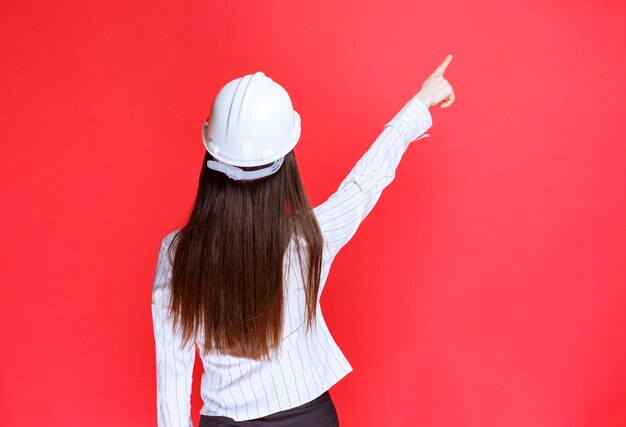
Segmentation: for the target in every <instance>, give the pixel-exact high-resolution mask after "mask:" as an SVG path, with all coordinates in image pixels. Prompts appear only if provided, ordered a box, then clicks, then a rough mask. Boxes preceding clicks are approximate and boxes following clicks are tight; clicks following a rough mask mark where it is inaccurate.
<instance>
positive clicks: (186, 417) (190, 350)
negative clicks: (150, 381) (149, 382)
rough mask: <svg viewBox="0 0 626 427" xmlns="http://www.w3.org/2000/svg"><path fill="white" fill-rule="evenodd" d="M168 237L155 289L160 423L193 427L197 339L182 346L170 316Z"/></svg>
mask: <svg viewBox="0 0 626 427" xmlns="http://www.w3.org/2000/svg"><path fill="white" fill-rule="evenodd" d="M166 240H167V236H166V237H165V238H164V239H163V240H162V241H161V248H160V249H159V255H158V259H157V266H156V271H155V275H154V282H153V289H152V321H153V327H154V341H155V349H156V383H157V396H156V398H157V423H158V424H157V425H158V426H159V427H193V422H192V419H191V381H192V375H193V366H194V361H195V355H196V353H195V351H196V349H195V342H194V341H193V340H192V341H190V342H189V344H188V345H187V346H186V347H184V348H181V344H182V339H181V338H180V337H179V336H178V335H176V334H175V333H174V331H173V327H172V325H173V323H172V321H171V319H170V318H168V316H167V315H168V309H169V302H170V298H171V291H170V280H171V267H172V266H171V263H170V262H169V260H168V257H167V251H166V250H167V246H166Z"/></svg>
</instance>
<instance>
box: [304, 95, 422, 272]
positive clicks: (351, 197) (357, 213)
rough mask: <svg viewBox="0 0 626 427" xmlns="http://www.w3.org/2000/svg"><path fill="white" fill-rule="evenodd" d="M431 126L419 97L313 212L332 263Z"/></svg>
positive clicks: (400, 114)
mask: <svg viewBox="0 0 626 427" xmlns="http://www.w3.org/2000/svg"><path fill="white" fill-rule="evenodd" d="M431 126H432V117H431V115H430V112H429V111H428V107H427V106H426V105H425V104H424V103H423V101H422V100H420V99H419V98H418V97H413V98H412V99H411V100H410V101H409V102H407V103H406V104H405V105H404V107H402V109H401V110H400V111H399V112H398V113H397V114H396V115H395V116H394V117H393V118H392V119H391V121H389V122H388V123H387V124H386V125H385V126H384V128H383V131H382V133H381V134H380V135H379V136H378V137H377V138H376V140H375V141H374V143H373V144H372V145H371V147H370V148H369V149H368V150H367V151H366V152H365V154H364V155H363V156H362V157H361V158H360V159H359V161H358V162H357V163H356V165H355V166H354V167H353V168H352V170H351V171H350V173H348V176H347V177H346V178H345V179H344V180H343V181H342V182H341V184H340V185H339V188H338V189H337V191H336V192H335V193H333V194H332V195H331V196H330V197H329V198H328V200H326V201H325V202H324V203H322V204H321V205H318V206H317V207H315V208H314V209H313V211H314V213H315V215H316V217H317V220H318V222H319V224H320V227H321V229H322V234H323V235H324V240H325V244H326V245H327V249H328V251H329V252H330V259H331V260H332V259H333V258H334V257H335V255H336V254H337V252H339V250H340V249H341V248H342V247H343V246H344V245H345V244H346V243H348V241H349V240H350V239H351V238H352V236H353V235H354V233H355V232H356V230H357V228H358V227H359V224H360V223H361V222H362V221H363V220H364V219H365V217H366V216H367V215H368V214H369V212H370V211H371V210H372V208H373V207H374V205H375V204H376V202H377V201H378V199H379V198H380V195H381V193H382V191H383V189H384V188H385V187H386V186H387V185H389V183H390V182H391V181H393V179H394V177H395V171H396V168H397V166H398V164H399V163H400V159H401V158H402V155H403V154H404V152H405V151H406V149H407V148H408V146H409V145H410V143H411V142H412V141H414V140H416V139H419V138H422V137H427V136H430V135H428V134H426V133H424V132H425V131H426V130H428V129H429V128H430V127H431ZM420 135H421V136H420ZM418 137H419V138H418Z"/></svg>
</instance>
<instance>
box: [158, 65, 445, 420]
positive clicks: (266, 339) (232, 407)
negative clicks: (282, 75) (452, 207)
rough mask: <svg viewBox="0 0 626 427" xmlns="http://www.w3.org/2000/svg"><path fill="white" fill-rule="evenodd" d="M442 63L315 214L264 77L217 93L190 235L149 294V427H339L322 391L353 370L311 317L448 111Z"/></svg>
mask: <svg viewBox="0 0 626 427" xmlns="http://www.w3.org/2000/svg"><path fill="white" fill-rule="evenodd" d="M451 60H452V56H451V55H448V56H447V57H446V59H445V60H444V61H443V63H442V64H441V65H439V67H438V68H437V69H436V70H435V72H434V73H433V74H432V75H430V76H429V77H428V78H427V79H426V81H425V82H424V83H423V84H422V87H421V89H420V91H419V92H418V93H417V94H416V95H415V96H414V97H413V98H411V100H410V101H409V102H408V103H407V104H406V105H405V106H404V107H403V108H402V109H401V110H400V112H398V113H397V114H396V116H395V117H394V118H393V119H392V120H391V121H390V122H389V123H387V124H386V125H385V127H384V129H383V131H382V133H381V134H380V136H379V137H378V138H377V139H376V141H375V142H374V143H373V144H372V146H371V147H370V148H369V149H368V150H367V152H366V153H365V154H364V155H363V156H362V158H361V159H360V160H359V161H358V162H357V164H356V165H355V166H354V168H353V169H352V170H351V171H350V173H349V174H348V176H347V177H346V178H345V179H344V181H343V182H342V183H341V184H340V186H339V188H338V190H337V191H336V192H335V193H334V194H333V195H331V196H330V197H329V198H328V200H327V201H326V202H324V203H322V204H321V205H319V206H317V207H316V208H315V209H312V207H311V205H310V203H309V199H308V198H307V196H306V194H305V191H304V188H303V186H302V182H301V180H300V174H299V172H298V166H297V163H296V158H295V153H294V151H293V148H294V147H295V145H296V143H297V142H298V140H299V137H300V116H299V115H298V113H297V112H295V111H294V110H293V108H292V104H291V100H290V98H289V95H288V94H287V92H286V91H285V90H284V89H283V88H282V87H281V86H280V85H278V84H277V83H276V82H274V81H272V80H271V79H270V78H269V77H267V76H265V75H264V74H263V73H262V72H257V73H255V74H253V75H246V76H244V77H241V78H238V79H235V80H233V81H231V82H229V83H228V84H227V85H225V86H224V87H223V88H222V89H221V90H220V92H219V93H218V95H217V97H216V99H215V101H214V103H213V107H212V111H211V115H210V118H209V119H208V120H207V121H206V122H205V125H204V128H203V132H202V137H203V142H204V145H205V148H206V154H205V158H204V161H203V166H202V171H201V173H200V182H199V186H198V193H197V197H196V201H195V204H194V206H193V209H192V211H191V214H190V217H189V220H188V222H187V224H186V225H185V226H184V227H183V228H180V229H177V230H174V231H172V232H171V233H169V234H168V235H167V236H165V238H164V239H163V240H162V242H161V247H160V252H159V255H158V260H157V267H156V272H155V276H154V283H153V290H152V318H153V322H154V336H155V345H156V362H157V415H158V425H159V427H173V426H186V427H193V425H192V420H191V416H190V408H191V403H190V394H191V380H192V372H193V364H194V358H195V347H196V345H197V346H198V348H199V350H200V355H201V360H202V363H203V367H204V373H203V375H202V382H201V392H202V400H203V402H204V405H203V407H202V409H201V411H200V413H201V414H202V415H201V420H200V426H201V427H209V426H282V427H287V426H294V427H295V426H297V427H309V426H310V427H313V426H320V427H330V426H338V425H339V421H338V417H337V412H336V410H335V406H334V404H333V401H332V399H331V397H330V394H329V391H328V390H329V389H330V387H331V386H333V385H334V384H336V383H337V382H338V381H339V380H340V379H342V378H343V377H344V376H345V375H346V374H348V373H349V372H351V371H352V366H351V365H350V363H349V362H348V360H347V359H346V358H345V357H344V355H343V353H342V352H341V350H340V349H339V347H338V346H337V344H336V343H335V341H334V340H333V337H332V335H331V334H330V332H329V330H328V327H327V326H326V323H325V322H324V318H323V316H322V312H321V308H320V304H319V301H320V296H321V293H322V290H323V288H324V285H325V282H326V278H327V276H328V272H329V269H330V265H331V263H332V261H333V259H334V258H335V256H336V254H337V252H338V251H339V250H340V249H341V248H342V247H343V246H344V245H345V244H346V243H347V242H348V241H349V240H350V238H351V237H352V236H353V235H354V233H355V232H356V230H357V228H358V226H359V224H360V223H361V222H362V221H363V219H364V218H365V217H366V216H367V214H368V213H369V212H370V211H371V210H372V208H373V207H374V205H375V203H376V202H377V200H378V199H379V197H380V195H381V193H382V191H383V189H384V188H385V187H386V186H387V185H388V184H389V183H390V182H391V181H392V180H393V178H394V176H395V169H396V167H397V166H398V164H399V162H400V158H401V157H402V155H403V153H404V151H405V150H406V149H407V148H408V146H409V144H410V143H411V142H412V141H414V140H416V139H419V138H422V137H426V136H429V135H428V134H425V133H424V132H425V131H426V130H427V129H428V128H430V126H431V125H432V119H431V116H430V113H429V111H428V109H429V108H430V107H431V106H433V105H439V106H440V107H441V108H445V107H448V106H449V105H450V104H452V102H453V101H454V92H453V90H452V87H451V86H450V84H449V83H448V82H447V81H446V80H445V79H444V77H443V74H444V71H445V69H446V67H447V66H448V64H449V63H450V61H451Z"/></svg>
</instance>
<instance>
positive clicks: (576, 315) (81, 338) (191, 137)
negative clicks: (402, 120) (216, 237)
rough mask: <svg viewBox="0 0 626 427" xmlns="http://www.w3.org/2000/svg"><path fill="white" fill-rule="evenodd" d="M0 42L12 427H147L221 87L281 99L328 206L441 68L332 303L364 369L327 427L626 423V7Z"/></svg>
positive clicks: (162, 5) (351, 248) (366, 6)
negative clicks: (184, 228)
mask: <svg viewBox="0 0 626 427" xmlns="http://www.w3.org/2000/svg"><path fill="white" fill-rule="evenodd" d="M0 20H1V22H0V24H1V25H0V44H1V52H2V57H1V59H2V67H0V73H1V79H0V81H1V85H2V87H1V97H2V102H0V109H1V113H2V114H1V116H2V124H1V128H2V167H1V168H0V182H1V183H2V184H1V185H2V198H3V199H4V203H3V206H4V209H3V210H2V221H1V227H2V230H1V232H2V242H3V244H2V259H3V263H2V270H3V294H4V295H3V296H2V297H1V298H0V325H1V326H0V330H1V332H2V336H1V337H0V338H1V339H0V354H1V355H2V356H1V357H2V363H0V425H4V426H17V425H20V426H21V425H39V424H45V425H51V426H84V425H89V426H93V427H96V426H111V425H115V426H154V425H155V424H156V406H155V405H156V401H155V398H156V396H155V381H156V378H155V360H154V347H153V344H154V343H153V335H152V324H151V317H150V290H151V285H152V283H151V281H152V278H153V273H154V268H155V263H156V255H157V250H158V244H159V242H160V239H161V238H162V237H163V236H164V235H165V234H166V233H168V232H169V231H171V230H173V229H174V228H176V227H179V226H181V225H182V223H183V220H184V217H185V215H186V214H187V211H188V209H189V207H190V205H191V203H192V201H193V198H194V196H195V191H196V185H197V177H198V173H199V171H200V167H201V166H202V157H203V150H204V148H203V145H202V142H201V139H200V131H201V126H202V122H203V121H204V119H205V117H206V116H207V115H208V113H209V110H210V106H211V103H212V100H213V97H214V96H215V95H216V93H217V91H218V90H219V88H221V87H222V85H224V84H225V83H226V82H227V81H229V80H230V79H233V78H235V77H239V76H242V75H244V74H248V73H252V72H255V71H259V70H261V71H264V72H265V73H266V74H267V75H268V76H270V77H272V78H273V79H274V80H276V81H277V82H279V83H280V84H282V85H283V86H284V87H285V88H286V89H287V90H288V91H289V92H290V94H291V97H292V101H293V103H294V107H295V108H296V110H297V111H298V112H299V113H300V114H301V116H302V137H301V140H300V142H299V144H298V146H297V148H296V154H297V157H298V161H299V164H300V167H301V172H302V175H303V179H304V181H305V186H306V188H307V191H308V193H309V196H310V198H311V201H312V203H313V204H314V205H317V204H319V203H321V202H322V201H324V200H325V199H326V198H327V197H328V196H329V195H330V194H331V193H332V192H333V191H335V189H336V188H337V186H338V185H339V183H340V182H341V180H342V179H343V178H344V177H345V175H346V174H347V173H348V171H349V170H350V168H351V167H352V166H353V165H354V164H355V163H356V161H357V160H358V159H359V157H360V155H361V154H362V153H364V152H365V150H366V149H367V148H368V147H369V145H370V144H371V143H372V142H373V141H374V139H375V138H376V136H377V135H378V133H379V132H381V131H382V128H383V126H384V124H385V123H386V122H387V121H388V120H389V119H391V117H393V115H394V114H395V113H396V112H397V111H398V110H399V109H400V108H401V107H402V106H403V105H404V103H405V102H406V101H407V100H408V99H409V98H410V97H411V96H413V95H414V94H415V93H416V92H417V91H418V90H419V88H420V86H421V84H422V82H423V81H424V79H425V78H426V77H427V76H428V75H429V74H430V73H431V72H432V71H433V70H434V68H435V67H436V66H437V65H439V63H440V62H441V61H443V59H444V58H445V56H446V55H447V54H448V53H452V54H453V56H454V59H453V60H452V63H451V64H450V66H449V67H448V71H447V73H446V78H447V79H448V80H449V82H450V83H451V84H452V86H453V88H454V90H455V94H456V101H455V103H454V104H453V105H452V106H451V107H450V108H447V109H443V110H440V109H438V108H435V107H434V108H432V109H431V111H432V115H433V127H432V128H431V129H430V130H429V134H430V135H431V137H430V138H426V139H424V140H420V141H417V142H416V143H415V144H413V145H412V146H410V148H409V150H408V151H407V153H406V154H405V157H404V158H403V160H402V163H401V164H400V166H399V168H398V171H397V175H396V179H395V180H394V181H393V182H392V183H391V184H390V186H389V187H388V188H387V189H386V190H385V192H384V193H383V195H382V197H381V199H380V200H379V202H378V204H377V206H376V207H375V208H374V210H373V212H372V213H371V214H370V216H369V217H368V218H367V219H366V220H365V221H364V222H363V223H362V225H361V228H360V229H359V231H358V232H357V234H356V235H355V236H354V238H353V240H352V241H351V242H350V243H349V244H348V245H347V246H346V247H345V248H344V249H343V250H342V252H341V253H340V254H339V255H338V257H337V258H336V260H335V263H334V264H333V269H332V270H331V273H330V277H329V279H328V280H329V282H328V285H327V287H326V290H325V293H324V296H323V298H322V307H323V310H324V314H325V318H326V320H327V322H328V324H329V327H330V328H331V332H332V333H333V335H334V336H335V338H336V340H337V342H338V343H339V345H340V346H341V348H342V349H343V351H344V352H345V354H346V356H347V357H348V359H349V360H350V361H351V363H352V365H353V367H354V368H355V370H354V372H353V373H351V374H350V375H349V376H347V377H346V378H345V379H344V380H343V381H342V382H340V383H339V384H337V385H336V386H335V387H333V388H332V389H331V393H332V396H333V399H334V400H335V404H336V406H337V409H338V412H339V416H340V421H341V425H342V426H345V427H352V426H354V427H356V426H359V427H360V426H374V425H375V426H502V427H518V426H519V427H527V426H540V427H542V426H550V427H554V426H564V427H565V426H567V427H572V426H624V425H626V406H625V405H624V403H625V402H626V363H625V362H624V361H625V360H626V267H625V261H626V244H625V243H624V242H625V241H626V240H625V239H626V220H625V218H626V148H625V147H626V146H625V145H624V140H625V139H624V131H625V129H624V127H625V126H624V124H625V120H624V111H625V98H624V94H625V91H624V89H625V83H624V79H623V77H624V70H623V68H624V63H625V57H626V54H625V52H624V49H623V47H622V44H623V41H624V40H625V32H626V31H625V27H624V25H623V23H624V21H625V8H624V6H623V5H622V3H621V2H617V1H596V2H571V1H570V2H565V1H548V2H546V1H543V2H540V1H519V0H518V1H501V2H491V1H489V2H488V1H486V0H478V1H472V2H467V1H461V0H453V1H449V2H445V4H444V3H441V2H439V3H438V2H416V1H396V0H392V1H390V0H387V1H368V2H356V1H350V2H347V1H345V2H330V1H315V2H293V1H281V2H275V1H272V2H253V1H240V2H210V1H193V2H191V1H182V2H181V1H178V2H151V1H130V2H128V1H117V2H114V1H107V2H96V1H74V2H62V1H58V2H46V1H4V2H3V4H2V14H0ZM200 370H201V366H200V364H199V361H198V363H197V365H196V372H195V376H194V388H193V390H194V395H193V414H194V422H195V423H196V425H197V422H198V420H199V415H198V410H199V409H200V405H201V401H200V396H199V394H198V390H199V385H200V383H199V380H200V373H201V371H200Z"/></svg>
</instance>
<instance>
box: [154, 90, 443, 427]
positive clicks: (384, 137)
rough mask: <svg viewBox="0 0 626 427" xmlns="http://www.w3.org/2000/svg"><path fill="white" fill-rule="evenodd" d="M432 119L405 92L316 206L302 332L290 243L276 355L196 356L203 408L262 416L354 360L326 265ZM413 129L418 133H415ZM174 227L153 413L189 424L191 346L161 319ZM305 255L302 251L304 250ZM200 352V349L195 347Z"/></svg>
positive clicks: (307, 395)
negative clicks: (330, 313) (329, 305)
mask: <svg viewBox="0 0 626 427" xmlns="http://www.w3.org/2000/svg"><path fill="white" fill-rule="evenodd" d="M431 125H432V118H431V116H430V113H429V111H428V108H427V107H426V106H425V105H424V104H423V103H422V102H421V101H420V100H418V99H416V98H411V100H409V101H408V102H407V103H406V105H404V107H403V108H402V109H401V110H400V111H399V112H398V113H397V114H396V115H395V116H394V117H393V119H392V120H391V121H389V122H388V123H387V124H386V125H385V127H384V128H383V131H382V133H381V134H380V135H379V136H378V138H376V140H375V141H374V143H373V144H372V145H371V147H370V148H369V149H368V150H367V151H366V152H365V154H364V155H363V156H362V157H361V158H360V159H359V161H358V162H357V163H356V165H355V166H354V167H353V169H352V170H351V171H350V173H349V174H348V176H347V177H346V178H345V179H344V180H343V182H342V183H341V184H340V185H339V188H338V190H337V191H336V192H335V193H334V194H332V195H331V196H330V197H329V198H328V199H327V200H326V201H325V202H324V203H322V204H320V205H319V206H317V207H316V208H314V212H315V215H316V218H317V220H318V222H319V224H320V227H321V230H322V234H323V237H324V250H323V256H322V258H323V259H322V273H321V282H320V288H319V293H318V297H317V308H316V310H317V320H316V322H314V325H315V326H314V328H313V329H312V330H311V332H310V333H307V334H305V333H304V326H305V308H304V307H305V305H304V304H305V293H304V285H303V282H302V277H301V276H300V273H299V269H298V268H289V266H290V265H295V266H297V265H298V263H297V256H296V255H297V254H295V247H294V246H293V241H292V245H290V246H289V248H288V250H287V252H286V254H285V257H286V259H285V261H286V262H285V270H284V273H285V286H286V293H285V307H286V311H285V316H284V317H285V323H284V332H283V338H282V340H283V341H282V343H281V347H280V350H279V355H278V357H276V358H273V359H272V360H271V361H253V360H249V359H245V358H237V357H233V356H229V355H219V354H217V353H215V352H211V353H210V354H209V355H207V356H205V357H202V356H201V357H200V358H201V360H202V364H203V367H204V373H203V374H202V380H201V385H200V389H201V396H202V400H203V402H204V405H203V406H202V409H201V410H200V413H201V414H205V415H219V416H226V417H230V418H232V419H234V420H236V421H242V420H249V419H253V418H259V417H263V416H265V415H269V414H272V413H275V412H278V411H284V410H287V409H289V408H293V407H296V406H299V405H302V404H304V403H306V402H309V401H311V400H313V399H315V398H316V397H318V396H319V395H321V394H322V393H324V392H325V391H326V390H328V389H329V388H330V387H331V386H333V385H334V384H336V383H337V382H338V381H339V380H341V379H342V378H343V377H344V376H345V375H347V374H348V373H350V372H351V371H352V366H351V365H350V363H349V362H348V360H347V359H346V358H345V356H344V355H343V353H342V352H341V350H340V349H339V347H338V346H337V344H336V343H335V341H334V339H333V337H332V335H331V333H330V331H329V329H328V327H327V326H326V322H325V321H324V317H323V315H322V311H321V307H320V296H321V294H322V291H323V289H324V285H325V284H326V278H327V277H328V272H329V270H330V265H331V263H332V261H333V259H334V258H335V255H336V254H337V252H338V251H339V250H340V249H341V248H342V247H343V246H344V245H345V244H346V243H347V242H348V241H349V240H350V239H351V238H352V236H353V235H354V233H355V232H356V230H357V228H358V226H359V224H360V223H361V222H362V221H363V219H364V218H365V217H366V216H367V214H368V213H369V212H370V211H371V210H372V208H373V207H374V205H375V204H376V202H377V201H378V199H379V197H380V195H381V193H382V191H383V189H384V188H385V187H386V186H387V185H388V184H389V183H390V182H391V181H392V180H393V179H394V177H395V170H396V168H397V166H398V164H399V162H400V158H401V157H402V155H403V153H404V152H405V150H406V149H407V148H408V146H409V144H410V143H411V142H412V141H414V140H416V139H420V138H422V137H426V136H430V135H428V134H426V133H424V132H425V131H426V130H427V129H428V128H430V126H431ZM418 136H419V138H418ZM177 231H178V230H174V231H172V232H171V233H169V234H168V235H167V236H165V237H164V238H163V240H162V241H161V247H160V251H159V255H158V260H157V266H156V272H155V276H154V283H153V290H152V319H153V326H154V338H155V346H156V374H157V395H156V397H157V419H158V426H159V427H175V426H176V427H183V426H184V427H193V424H192V419H191V400H190V397H191V381H192V372H193V365H194V360H195V354H196V346H201V345H202V344H203V342H202V341H199V340H200V339H202V338H201V337H198V338H197V339H196V342H195V343H193V342H191V343H190V344H189V345H188V346H187V347H186V348H180V344H181V343H182V340H181V339H180V337H179V336H178V335H175V334H174V333H173V332H172V325H171V321H170V319H166V313H167V303H168V302H169V298H170V296H171V294H170V289H169V283H170V279H171V264H170V263H169V262H168V261H167V257H166V250H167V248H168V246H169V244H170V242H171V241H172V238H173V237H174V234H175V233H176V232H177ZM304 259H306V258H304ZM200 354H201V353H200Z"/></svg>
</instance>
